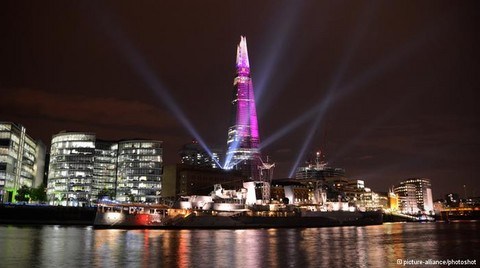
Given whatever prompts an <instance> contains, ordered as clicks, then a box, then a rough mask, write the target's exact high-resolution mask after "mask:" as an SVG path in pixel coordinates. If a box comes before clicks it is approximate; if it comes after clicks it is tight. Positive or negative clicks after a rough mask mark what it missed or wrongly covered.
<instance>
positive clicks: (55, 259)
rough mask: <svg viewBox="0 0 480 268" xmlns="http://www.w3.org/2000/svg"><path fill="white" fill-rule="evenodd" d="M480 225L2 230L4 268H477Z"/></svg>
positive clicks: (0, 254)
mask: <svg viewBox="0 0 480 268" xmlns="http://www.w3.org/2000/svg"><path fill="white" fill-rule="evenodd" d="M479 227H480V222H462V223H442V222H437V223H390V224H383V225H377V226H366V227H330V228H306V229H245V230H95V229H93V228H92V227H78V226H76V227H71V226H53V225H51V226H14V225H0V267H15V268H20V267H403V266H404V264H405V267H439V266H441V265H439V264H437V265H431V263H433V262H434V261H448V260H450V261H457V260H460V261H462V260H463V261H467V260H469V261H470V263H472V262H473V261H475V262H476V263H477V265H469V266H470V267H475V266H480V265H479V264H478V261H480V235H479ZM420 260H421V261H424V262H426V263H428V262H429V261H430V265H429V264H422V265H420V264H418V261H420ZM415 262H416V264H415ZM443 267H448V266H447V265H446V264H445V265H444V266H443ZM450 267H452V265H450Z"/></svg>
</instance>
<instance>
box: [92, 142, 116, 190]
mask: <svg viewBox="0 0 480 268" xmlns="http://www.w3.org/2000/svg"><path fill="white" fill-rule="evenodd" d="M117 155H118V143H117V142H112V141H102V140H96V141H95V158H94V163H93V181H92V195H93V196H98V194H99V192H101V191H109V192H113V193H115V190H116V189H115V188H116V180H117Z"/></svg>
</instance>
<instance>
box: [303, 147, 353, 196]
mask: <svg viewBox="0 0 480 268" xmlns="http://www.w3.org/2000/svg"><path fill="white" fill-rule="evenodd" d="M320 157H321V152H317V153H316V154H315V160H313V159H310V160H308V161H307V163H306V165H305V166H302V167H298V168H297V171H296V173H295V179H299V180H305V179H321V180H327V181H330V182H332V183H335V182H336V183H335V184H341V185H338V187H340V188H343V187H344V186H346V185H347V183H348V180H347V178H346V177H345V169H343V168H334V167H329V166H328V163H326V162H323V161H321V159H320Z"/></svg>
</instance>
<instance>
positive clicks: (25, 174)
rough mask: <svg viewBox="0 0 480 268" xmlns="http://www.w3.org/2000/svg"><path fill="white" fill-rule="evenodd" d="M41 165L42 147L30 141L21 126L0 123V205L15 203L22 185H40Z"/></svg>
mask: <svg viewBox="0 0 480 268" xmlns="http://www.w3.org/2000/svg"><path fill="white" fill-rule="evenodd" d="M44 166H45V145H44V144H43V143H42V142H41V141H35V140H34V139H33V138H31V137H30V136H29V135H28V134H27V133H26V129H25V127H23V126H22V125H19V124H15V123H10V122H0V203H3V202H15V195H16V192H17V190H18V189H19V188H20V187H22V186H24V185H25V186H27V187H38V186H39V185H41V183H42V181H43V170H44Z"/></svg>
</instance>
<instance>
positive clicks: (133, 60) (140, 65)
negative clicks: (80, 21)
mask: <svg viewBox="0 0 480 268" xmlns="http://www.w3.org/2000/svg"><path fill="white" fill-rule="evenodd" d="M93 13H95V15H96V16H95V17H96V19H97V20H98V21H99V22H100V25H101V26H102V29H103V31H104V33H106V34H107V36H108V37H109V38H110V39H111V40H112V41H113V44H114V45H115V46H116V48H117V49H118V50H119V51H120V53H121V54H122V55H123V56H125V58H126V60H127V61H128V63H129V64H130V65H131V66H132V69H133V70H134V71H135V72H136V73H137V75H138V76H140V77H141V78H142V79H143V80H144V82H145V83H146V84H147V85H148V87H149V89H150V90H151V91H152V92H153V93H154V94H155V95H156V96H157V97H158V98H159V99H160V100H161V101H162V102H163V103H164V104H165V105H166V106H167V108H168V109H169V110H170V111H171V112H172V114H173V115H174V116H175V117H176V118H177V119H178V121H179V122H180V123H181V124H182V125H183V127H184V128H186V129H187V131H188V132H189V133H190V135H192V136H193V137H194V138H195V139H196V140H197V141H198V143H199V144H200V146H201V147H202V148H203V149H204V150H205V151H206V152H207V153H208V155H209V156H210V157H211V158H212V160H213V161H214V162H215V163H216V164H217V165H218V166H219V167H221V165H220V163H218V161H217V160H216V159H215V157H214V155H213V153H212V151H211V150H210V148H209V147H208V146H207V145H206V143H205V142H204V140H203V139H202V137H201V136H200V134H199V133H198V132H197V130H196V129H195V127H194V126H193V124H192V123H191V122H190V120H188V118H187V116H186V115H185V113H184V112H183V111H182V110H181V109H180V107H179V106H178V105H177V103H176V101H175V99H174V98H173V97H172V96H171V95H170V93H169V91H168V89H167V87H166V86H165V85H164V84H163V83H162V82H161V81H160V80H159V79H158V78H157V76H156V75H155V73H154V72H153V71H152V69H151V68H150V66H149V65H148V63H147V61H146V60H145V58H144V57H142V55H141V54H140V52H139V51H138V50H137V49H135V47H134V45H133V44H132V43H131V42H130V41H129V40H128V38H127V37H126V35H125V34H124V33H123V32H122V30H121V29H120V27H119V26H118V25H115V24H114V21H113V19H112V18H111V17H109V16H106V15H107V14H98V11H97V12H93Z"/></svg>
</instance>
